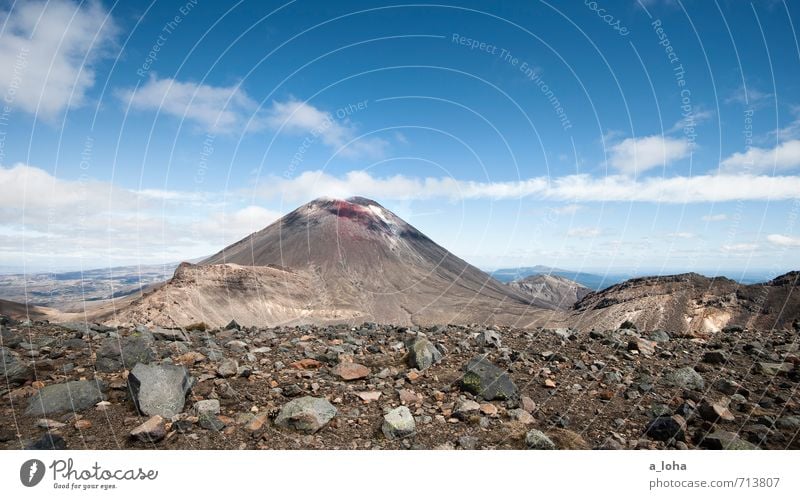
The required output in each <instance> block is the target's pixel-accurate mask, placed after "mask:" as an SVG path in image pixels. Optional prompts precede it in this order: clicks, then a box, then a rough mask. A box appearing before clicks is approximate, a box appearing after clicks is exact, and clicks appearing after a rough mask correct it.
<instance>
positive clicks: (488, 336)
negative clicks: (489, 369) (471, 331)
mask: <svg viewBox="0 0 800 499" xmlns="http://www.w3.org/2000/svg"><path fill="white" fill-rule="evenodd" d="M476 340H477V342H478V346H481V347H494V348H500V347H501V346H502V344H501V340H500V333H498V332H497V331H493V330H491V329H487V330H485V331H481V332H480V333H478V337H477V338H476Z"/></svg>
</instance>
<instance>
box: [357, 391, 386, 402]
mask: <svg viewBox="0 0 800 499" xmlns="http://www.w3.org/2000/svg"><path fill="white" fill-rule="evenodd" d="M357 395H358V397H359V398H360V399H361V400H363V401H364V402H377V401H378V399H379V398H381V395H383V394H382V393H381V392H358V394H357Z"/></svg>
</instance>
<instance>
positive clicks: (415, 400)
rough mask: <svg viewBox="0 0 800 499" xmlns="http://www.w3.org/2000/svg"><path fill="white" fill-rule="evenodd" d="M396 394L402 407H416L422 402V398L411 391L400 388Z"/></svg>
mask: <svg viewBox="0 0 800 499" xmlns="http://www.w3.org/2000/svg"><path fill="white" fill-rule="evenodd" d="M397 394H398V395H399V396H400V403H401V404H403V405H416V404H421V403H422V401H423V398H422V396H420V395H419V394H418V393H417V392H415V391H413V390H407V389H405V388H401V389H400V390H398V391H397Z"/></svg>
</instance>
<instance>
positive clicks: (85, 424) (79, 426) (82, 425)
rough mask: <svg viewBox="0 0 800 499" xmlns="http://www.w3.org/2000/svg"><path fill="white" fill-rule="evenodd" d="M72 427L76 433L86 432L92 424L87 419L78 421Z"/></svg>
mask: <svg viewBox="0 0 800 499" xmlns="http://www.w3.org/2000/svg"><path fill="white" fill-rule="evenodd" d="M73 426H74V427H75V429H76V430H78V431H83V430H88V429H89V428H91V427H92V422H91V421H89V420H88V419H79V420H77V421H75V424H74V425H73Z"/></svg>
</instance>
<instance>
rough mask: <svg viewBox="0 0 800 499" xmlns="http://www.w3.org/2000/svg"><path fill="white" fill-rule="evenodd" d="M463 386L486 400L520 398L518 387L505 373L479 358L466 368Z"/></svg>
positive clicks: (481, 357) (471, 361) (484, 359)
mask: <svg viewBox="0 0 800 499" xmlns="http://www.w3.org/2000/svg"><path fill="white" fill-rule="evenodd" d="M464 371H465V372H464V377H463V378H462V380H461V386H462V387H463V388H464V390H466V391H468V392H470V393H472V394H474V395H478V396H480V397H483V398H484V399H485V400H515V399H517V398H518V397H519V390H518V389H517V385H515V384H514V382H513V381H511V378H510V377H509V376H508V374H506V372H505V371H503V370H502V369H500V368H499V367H497V366H496V365H494V364H492V363H491V362H489V360H487V359H486V357H483V356H479V357H475V358H473V359H472V360H470V361H469V362H468V363H467V365H466V367H465V368H464Z"/></svg>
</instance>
